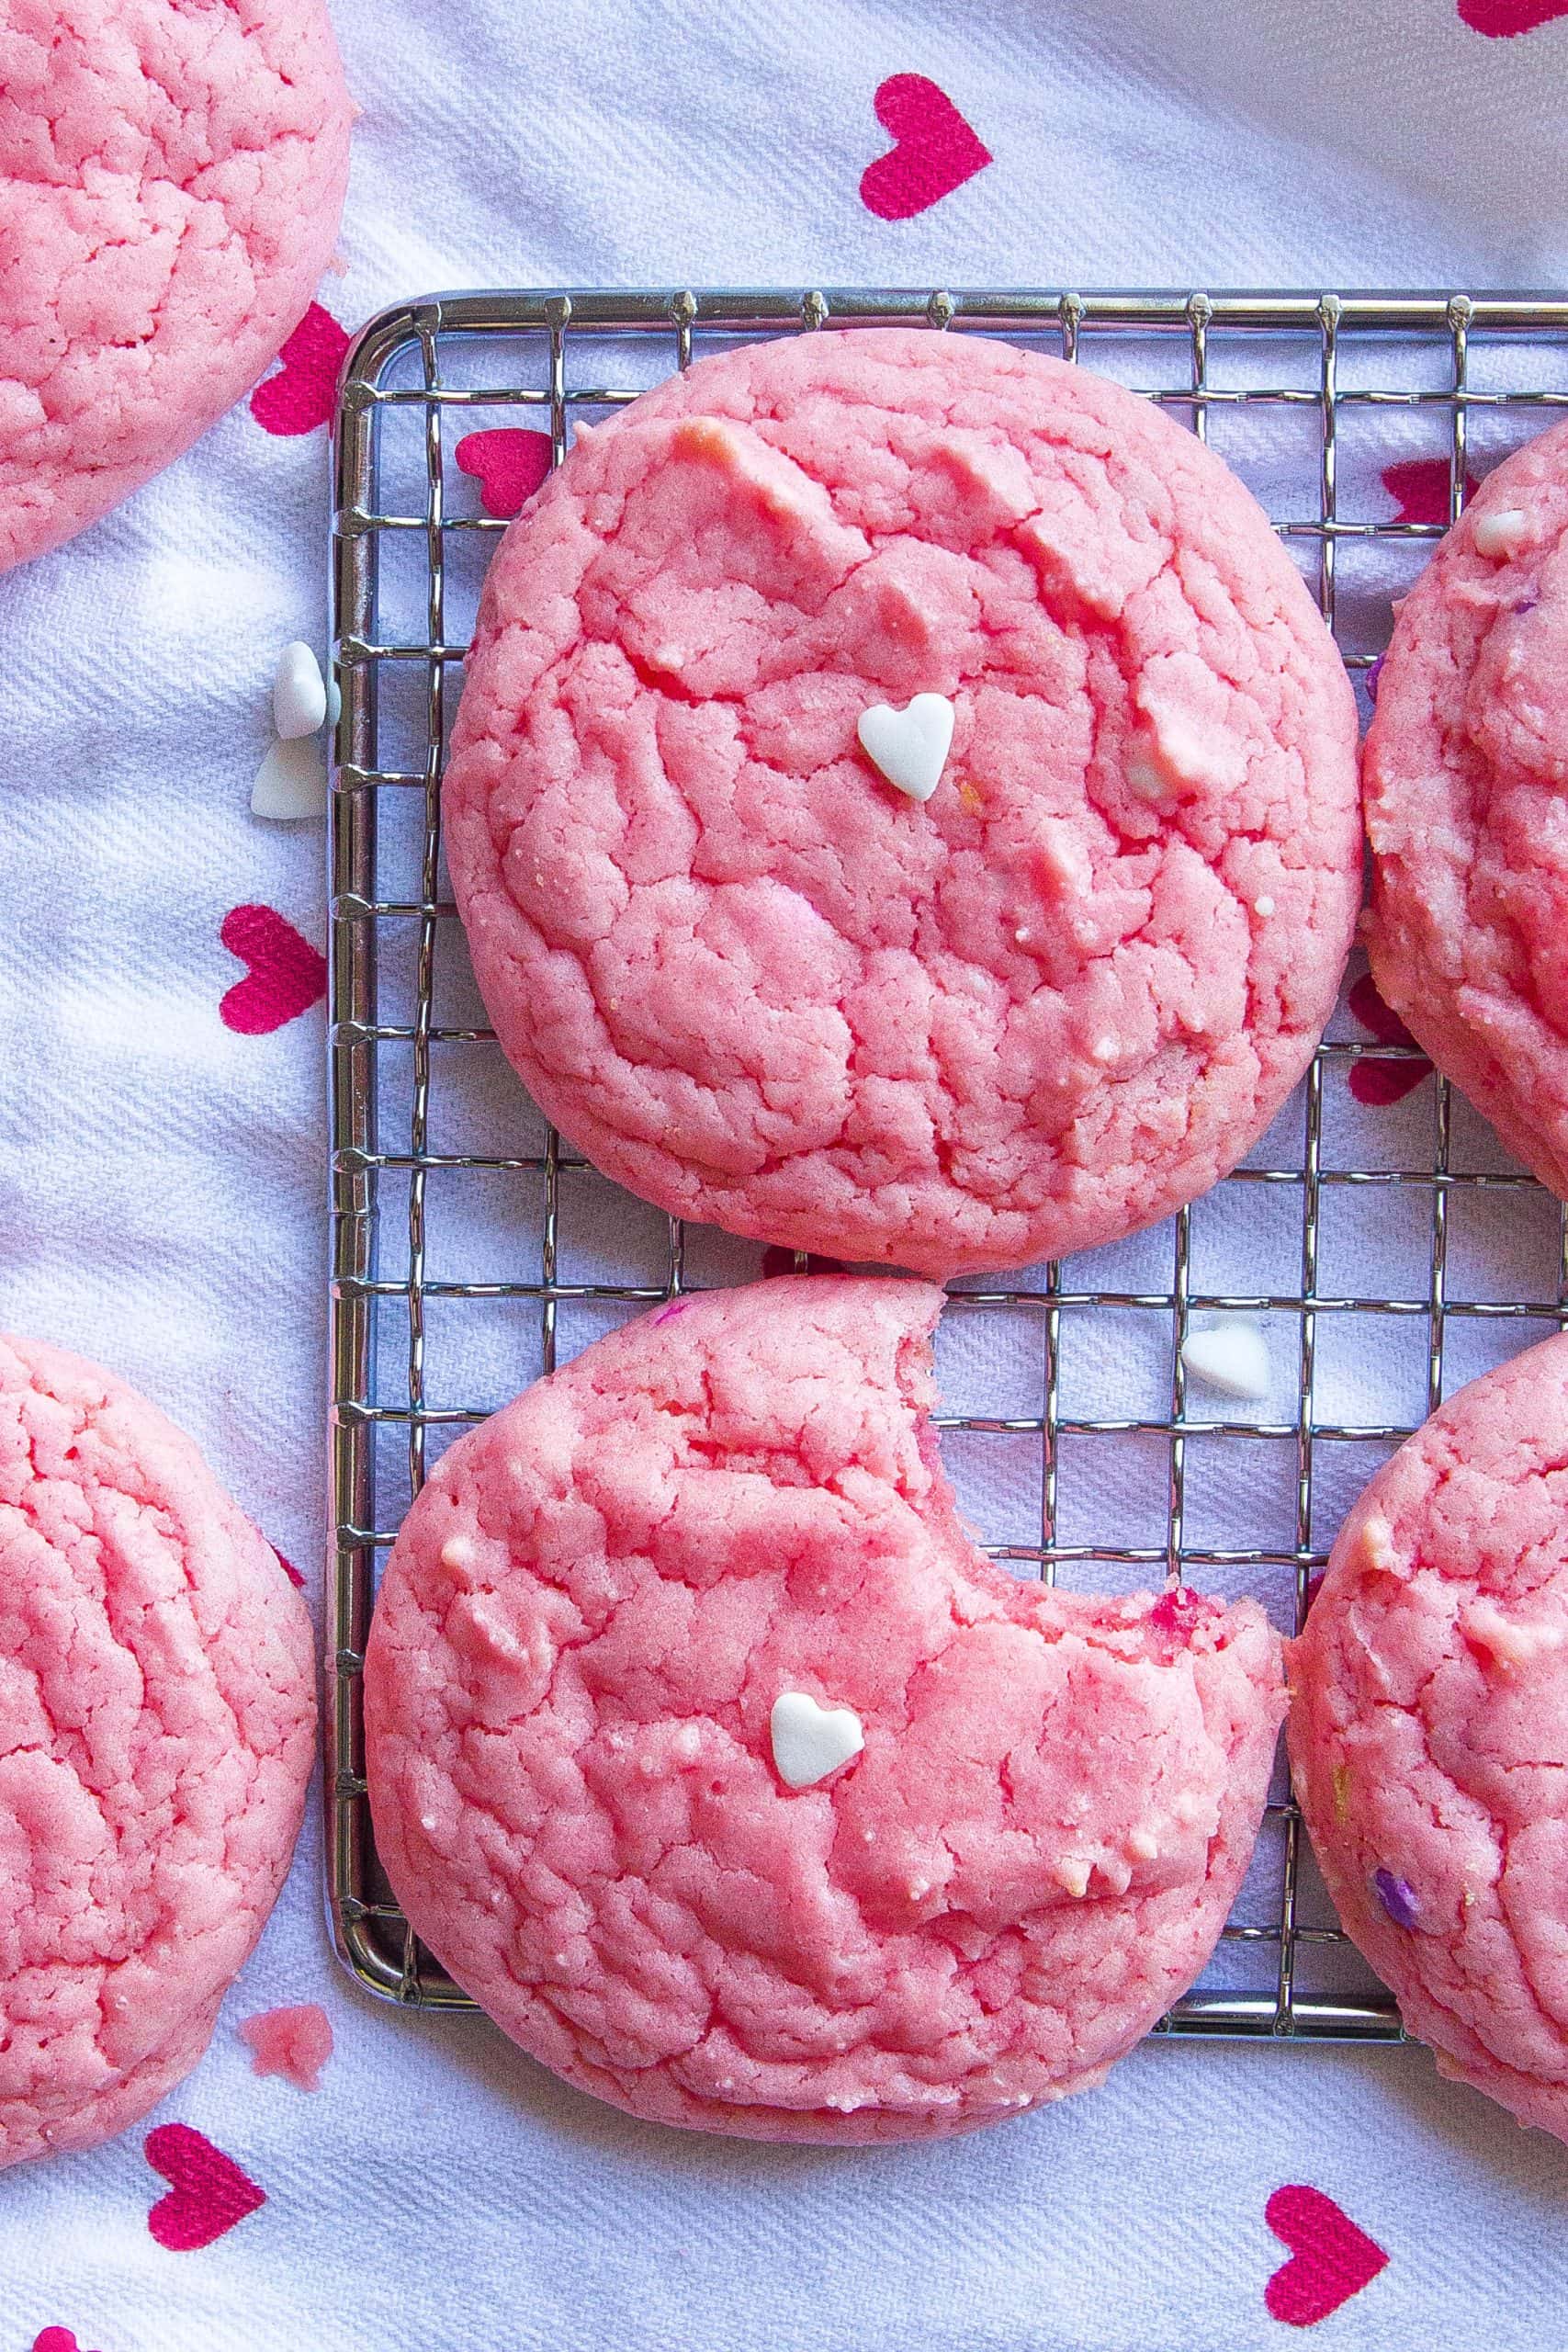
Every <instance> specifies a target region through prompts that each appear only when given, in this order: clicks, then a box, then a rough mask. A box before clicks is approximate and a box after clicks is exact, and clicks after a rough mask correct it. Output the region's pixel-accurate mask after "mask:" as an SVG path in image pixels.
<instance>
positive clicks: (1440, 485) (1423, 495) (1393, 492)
mask: <svg viewBox="0 0 1568 2352" xmlns="http://www.w3.org/2000/svg"><path fill="white" fill-rule="evenodd" d="M1565 5H1568V0H1565ZM1382 486H1383V488H1384V489H1385V490H1386V491H1387V492H1388V494H1389V496H1390V497H1391V498H1392V499H1393V502H1394V503H1395V505H1396V506H1397V507H1398V509H1399V512H1398V514H1397V515H1395V516H1394V518H1393V519H1394V521H1395V522H1396V523H1440V524H1441V526H1442V527H1443V528H1444V530H1447V528H1448V526H1449V461H1448V459H1447V458H1401V459H1400V461H1399V463H1398V464H1397V465H1393V466H1385V467H1384V468H1383V469H1382ZM1476 487H1477V484H1476V479H1475V476H1474V475H1473V474H1472V473H1467V474H1466V475H1465V478H1464V494H1465V496H1466V497H1467V498H1473V497H1474V496H1475V492H1476Z"/></svg>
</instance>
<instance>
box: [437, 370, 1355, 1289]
mask: <svg viewBox="0 0 1568 2352" xmlns="http://www.w3.org/2000/svg"><path fill="white" fill-rule="evenodd" d="M1355 742H1356V711H1355V697H1354V695H1353V693H1352V691H1351V688H1350V684H1349V682H1348V678H1347V676H1346V674H1345V671H1344V668H1343V666H1342V664H1341V663H1340V661H1339V658H1338V655H1337V652H1336V651H1335V649H1334V646H1333V643H1332V640H1331V639H1330V638H1329V636H1328V633H1327V631H1326V629H1325V628H1324V625H1323V622H1322V620H1321V618H1320V616H1319V615H1318V613H1317V610H1316V608H1315V606H1314V604H1313V602H1312V599H1311V598H1310V596H1309V595H1308V594H1307V591H1306V589H1305V587H1304V585H1303V582H1302V580H1301V577H1300V575H1299V573H1298V572H1297V571H1296V570H1295V568H1294V566H1293V564H1292V561H1291V560H1290V558H1289V556H1288V555H1287V554H1286V553H1285V551H1284V550H1283V548H1281V547H1280V543H1279V541H1278V540H1277V538H1276V537H1275V536H1274V534H1273V532H1272V531H1271V530H1270V529H1269V524H1268V521H1267V519H1266V517H1265V516H1264V515H1263V514H1262V512H1261V510H1260V509H1259V508H1258V505H1257V503H1255V501H1254V500H1253V499H1252V497H1251V496H1250V494H1249V493H1248V492H1247V491H1246V490H1245V489H1244V488H1243V487H1242V485H1241V483H1240V482H1239V481H1237V480H1236V479H1235V476H1234V475H1233V474H1231V473H1230V472H1229V471H1228V469H1226V468H1225V467H1224V465H1222V464H1221V463H1220V461H1219V460H1218V459H1217V458H1214V457H1213V456H1211V455H1210V453H1209V452H1208V451H1207V450H1206V449H1205V448H1204V447H1202V446H1201V444H1200V443H1199V441H1198V440H1197V439H1196V438H1195V436H1194V435H1191V434H1190V433H1188V432H1186V431H1185V430H1183V429H1182V428H1181V427H1179V425H1177V424H1175V423H1173V422H1172V421H1171V419H1169V418H1168V417H1167V416H1165V415H1164V414H1163V413H1161V412H1160V411H1159V410H1158V409H1157V408H1156V407H1154V406H1153V405H1152V404H1151V403H1149V402H1147V401H1141V400H1138V399H1136V398H1135V397H1134V395H1133V394H1132V393H1130V392H1127V391H1124V390H1122V389H1121V388H1120V387H1119V386H1118V385H1116V384H1113V383H1110V382H1107V381H1106V380H1105V379H1103V378H1100V377H1097V376H1095V375H1093V374H1091V373H1090V372H1089V370H1087V369H1081V368H1068V367H1064V366H1063V365H1062V364H1061V363H1060V362H1058V361H1055V360H1052V359H1048V358H1045V357H1043V356H1039V355H1037V354H1032V353H1027V352H1024V351H1022V350H1020V349H1018V348H1016V347H1014V346H1012V345H1007V344H1001V343H993V342H988V341H986V340H983V339H976V338H975V337H973V336H969V335H958V334H930V333H924V332H917V331H914V330H907V329H892V328H889V329H874V330H858V331H851V332H846V333H840V332H831V333H825V334H814V335H804V336H801V337H798V338H795V339H786V340H783V341H779V342H774V343H771V344H767V345H755V346H751V347H749V348H746V349H743V350H739V351H734V352H729V353H727V354H723V355H721V356H715V357H713V358H709V359H705V360H703V361H701V362H699V363H698V365H697V366H695V367H694V368H692V369H691V370H690V371H689V373H687V374H686V375H684V376H682V377H677V378H675V379H671V382H669V383H667V384H664V385H662V386H660V388H659V389H658V390H655V391H652V392H649V393H647V394H645V395H644V396H643V397H642V398H641V399H640V400H638V401H635V402H633V403H632V404H630V405H629V406H628V407H627V408H626V409H625V410H624V411H622V412H621V413H620V414H619V415H618V416H616V417H615V419H614V420H613V421H612V422H611V423H609V424H604V425H602V426H599V427H596V428H595V429H594V430H593V431H592V433H590V434H586V435H585V434H583V433H582V432H581V430H580V432H579V435H578V439H577V443H576V445H575V446H574V447H573V448H572V449H571V450H570V453H569V454H568V456H567V458H566V460H565V462H564V464H563V465H562V466H561V467H560V468H559V469H558V471H557V472H556V473H555V474H553V475H552V476H551V478H550V479H549V481H547V483H546V484H545V486H544V488H543V489H542V490H541V491H540V492H539V493H538V495H537V496H536V498H535V499H534V500H533V501H532V503H530V505H529V506H528V507H527V508H526V509H525V512H524V513H523V515H522V516H521V517H520V519H519V520H518V521H517V522H516V523H514V524H513V526H512V527H511V529H510V530H509V532H508V533H507V536H506V537H505V538H504V540H503V541H502V546H501V548H500V550H499V552H498V553H497V555H496V557H495V560H494V561H493V563H492V565H491V572H490V577H489V581H488V583H487V587H486V591H485V596H484V600H483V605H482V608H481V611H480V615H479V630H478V638H477V644H476V650H475V652H474V654H473V656H472V658H471V659H470V661H469V663H468V673H467V684H466V685H465V688H464V693H463V699H462V704H461V707H460V710H459V714H458V718H457V730H456V735H455V738H454V746H455V756H454V758H453V761H452V763H451V765H450V768H449V770H448V774H447V779H446V799H445V808H446V847H447V851H448V856H449V860H450V865H451V871H452V879H453V885H454V888H455V891H456V895H457V903H458V906H459V909H460V910H461V912H462V916H463V920H464V922H465V924H466V925H467V929H468V941H469V945H470V948H471V950H472V955H473V961H474V968H475V971H476V973H477V975H478V978H479V986H480V989H481V990H482V992H483V995H484V999H485V1002H486V1004H487V1006H488V1008H489V1011H490V1014H491V1020H492V1021H493V1023H494V1024H495V1027H496V1030H497V1033H498V1035H499V1036H500V1038H501V1042H502V1046H503V1047H504V1048H505V1051H506V1053H507V1055H508V1057H509V1058H510V1059H511V1061H512V1062H513V1066H514V1067H515V1068H516V1069H517V1070H518V1071H519V1073H520V1074H521V1076H522V1077H523V1079H524V1080H525V1083H526V1084H527V1086H528V1087H529V1088H530V1089H531V1091H533V1093H534V1095H535V1096H536V1100H537V1101H538V1102H539V1103H540V1104H541V1105H542V1106H543V1108H544V1109H545V1110H546V1111H547V1113H548V1114H549V1115H550V1117H551V1118H552V1119H554V1120H555V1121H556V1123H557V1124H558V1125H559V1126H560V1127H561V1128H562V1129H563V1130H564V1131H565V1133H566V1134H567V1135H568V1136H570V1137H571V1138H572V1140H573V1141H574V1142H575V1143H576V1144H578V1145H579V1146H580V1147H581V1148H582V1150H584V1151H585V1152H586V1153H587V1155H588V1156H589V1158H590V1159H592V1160H593V1161H594V1162H595V1163H596V1165H597V1166H599V1167H600V1168H602V1169H603V1170H605V1171H606V1172H607V1173H608V1174H610V1175H612V1176H614V1177H615V1178H616V1179H617V1180H618V1181H619V1182H622V1183H624V1184H626V1185H627V1186H629V1188H630V1189H631V1190H632V1191H633V1192H636V1193H641V1194H642V1195H643V1196H644V1197H645V1198H647V1199H649V1200H650V1201H653V1202H655V1203H657V1204H659V1205H660V1207H662V1208H665V1209H669V1210H671V1211H672V1212H676V1213H679V1214H680V1215H682V1216H691V1217H697V1218H705V1219H708V1220H710V1221H712V1222H713V1223H715V1224H717V1225H721V1226H725V1227H728V1228H729V1229H730V1230H731V1231H733V1232H736V1233H740V1234H744V1235H748V1236H750V1237H751V1238H757V1239H761V1240H764V1241H771V1242H773V1243H776V1244H780V1245H784V1246H787V1247H791V1248H795V1249H800V1250H812V1251H817V1252H820V1253H822V1254H824V1255H828V1256H834V1257H838V1258H841V1259H847V1260H850V1261H869V1262H874V1263H888V1264H898V1265H906V1266H912V1267H916V1268H918V1269H919V1271H920V1272H925V1273H929V1274H933V1275H938V1276H945V1275H948V1274H952V1273H954V1272H958V1271H960V1270H963V1269H966V1268H976V1267H998V1266H1014V1265H1021V1264H1024V1263H1027V1262H1029V1261H1032V1260H1034V1259H1037V1258H1042V1257H1046V1256H1056V1255H1059V1254H1061V1253H1062V1252H1063V1251H1066V1250H1080V1249H1085V1248H1088V1247H1089V1246H1090V1245H1091V1244H1093V1243H1096V1242H1100V1241H1105V1240H1109V1239H1111V1238H1113V1237H1116V1236H1119V1235H1122V1234H1124V1233H1126V1232H1128V1231H1129V1230H1131V1229H1132V1228H1134V1227H1138V1226H1142V1225H1146V1224H1149V1223H1151V1222H1153V1221H1154V1220H1155V1219H1156V1218H1158V1217H1161V1216H1165V1215H1166V1214H1167V1213H1168V1211H1170V1210H1172V1209H1174V1208H1176V1207H1177V1206H1178V1205H1179V1204H1181V1203H1182V1202H1184V1201H1188V1200H1190V1199H1191V1198H1192V1197H1193V1196H1194V1195H1195V1194H1196V1193H1201V1192H1202V1191H1203V1190H1205V1189H1206V1188H1207V1187H1208V1186H1209V1185H1211V1184H1213V1182H1214V1181H1215V1180H1216V1178H1217V1177H1219V1176H1221V1175H1223V1174H1224V1172H1225V1171H1226V1170H1229V1169H1230V1168H1232V1167H1233V1166H1234V1165H1235V1162H1236V1161H1237V1160H1238V1159H1240V1158H1241V1157H1242V1155H1243V1154H1244V1153H1245V1152H1246V1150H1247V1148H1248V1147H1249V1145H1250V1144H1251V1143H1252V1142H1253V1141H1254V1139H1255V1138H1256V1137H1257V1136H1258V1134H1260V1132H1261V1131H1262V1129H1263V1128H1264V1127H1265V1126H1266V1125H1267V1124H1268V1122H1269V1119H1270V1118H1271V1117H1272V1116H1273V1114H1274V1113H1275V1112H1276V1111H1277V1110H1278V1109H1279V1107H1280V1103H1282V1102H1283V1100H1284V1098H1285V1096H1286V1095H1287V1093H1288V1092H1289V1091H1290V1089H1291V1087H1292V1085H1293V1084H1294V1083H1295V1081H1296V1080H1297V1079H1298V1078H1299V1077H1300V1075H1301V1073H1302V1071H1303V1069H1304V1067H1305V1065H1306V1063H1307V1060H1308V1058H1309V1057H1310V1055H1311V1052H1312V1048H1313V1046H1314V1043H1315V1041H1316V1039H1317V1037H1318V1035H1319V1033H1320V1031H1321V1030H1322V1028H1323V1025H1324V1023H1325V1020H1326V1018H1327V1015H1328V1012H1329V1011H1330V1009H1331V1007H1332V1005H1333V1002H1334V999H1335V992H1336V989H1337V983H1338V979H1339V975H1340V970H1341V967H1342V966H1343V963H1344V960H1345V956H1346V951H1347V948H1348V942H1349V937H1350V930H1351V925H1352V922H1353V921H1354V917H1355V912H1356V909H1357V906H1358V903H1359V897H1360V860H1361V844H1360V825H1359V794H1358V785H1357V777H1356V751H1355Z"/></svg>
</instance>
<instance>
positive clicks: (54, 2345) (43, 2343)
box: [33, 2327, 82, 2352]
mask: <svg viewBox="0 0 1568 2352" xmlns="http://www.w3.org/2000/svg"><path fill="white" fill-rule="evenodd" d="M33 2352H82V2346H80V2345H79V2344H78V2343H77V2341H76V2338H75V2335H74V2334H73V2331H72V2330H71V2329H70V2328H68V2327H46V2328H45V2329H44V2331H43V2333H42V2335H35V2336H34V2338H33Z"/></svg>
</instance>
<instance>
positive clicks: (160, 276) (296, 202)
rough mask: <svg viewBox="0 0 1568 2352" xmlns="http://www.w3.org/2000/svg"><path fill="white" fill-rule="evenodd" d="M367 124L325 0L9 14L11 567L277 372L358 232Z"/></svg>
mask: <svg viewBox="0 0 1568 2352" xmlns="http://www.w3.org/2000/svg"><path fill="white" fill-rule="evenodd" d="M352 113H353V108H352V106H351V103H350V100H349V96H348V92H347V89H346V87H345V86H344V78H343V68H342V65H341V63H340V62H339V59H338V53H337V47H336V44H335V42H334V41H333V33H332V27H331V25H330V23H329V22H328V18H327V12H326V9H325V6H323V5H322V0H243V5H241V6H226V7H189V6H176V5H175V0H72V5H71V6H68V7H60V6H55V5H53V4H52V0H0V254H4V262H3V265H0V322H3V325H4V334H5V348H6V357H5V382H4V384H3V385H0V569H3V568H4V567H5V566H6V565H8V564H13V563H19V562H20V561H21V560H23V559H24V558H25V557H28V556H34V555H39V554H40V553H42V552H43V550H44V549H46V548H51V547H54V546H57V545H58V544H59V542H60V541H61V540H62V539H67V538H69V537H71V535H72V534H73V532H74V531H79V530H81V529H82V527H83V526H84V525H85V524H87V523H91V522H94V521H96V518H97V517H98V516H99V515H102V514H104V513H106V512H107V509H108V508H109V507H111V506H114V505H117V504H118V502H119V501H120V500H121V499H122V498H125V497H127V496H129V494H130V492H131V491H133V490H135V489H137V488H138V487H139V485H140V484H141V483H142V482H144V481H146V480H147V479H148V477H149V476H150V475H152V474H154V473H156V472H157V471H158V470H159V469H160V468H162V467H164V466H166V465H167V464H169V462H170V461H171V459H173V458H177V457H178V456H179V455H180V454H181V452H182V451H183V450H185V449H186V448H188V447H189V446H190V444H191V443H192V442H193V441H194V440H196V439H197V435H200V434H202V433H205V432H206V430H207V428H208V426H209V424H213V423H214V422H215V420H216V419H217V418H218V417H220V416H221V415H222V414H223V413H224V411H225V410H226V409H228V408H231V406H232V405H233V403H234V401H237V400H238V399H239V398H240V396H241V394H242V393H243V392H244V391H245V390H247V389H248V388H249V386H250V385H252V384H253V383H254V381H255V379H256V378H257V377H258V376H259V375H260V374H261V373H262V371H263V369H264V368H265V367H266V365H267V363H268V361H269V360H271V359H272V358H274V357H275V356H276V353H277V351H278V350H279V348H280V347H281V345H282V344H283V343H284V341H285V339H286V337H287V336H288V334H289V332H290V330H291V329H292V328H293V327H295V326H296V325H297V324H298V323H299V319H300V317H301V315H302V314H303V312H304V311H305V309H306V306H307V305H308V303H309V302H310V296H311V293H312V291H313V289H314V287H315V284H316V280H317V278H318V277H320V276H321V270H322V267H323V266H324V265H325V263H326V261H327V259H328V256H329V255H330V254H331V252H332V248H333V238H334V237H335V236H336V234H337V224H338V218H339V215H340V213H341V212H342V209H343V197H344V185H345V183H346V179H347V175H348V133H349V123H350V120H351V118H352Z"/></svg>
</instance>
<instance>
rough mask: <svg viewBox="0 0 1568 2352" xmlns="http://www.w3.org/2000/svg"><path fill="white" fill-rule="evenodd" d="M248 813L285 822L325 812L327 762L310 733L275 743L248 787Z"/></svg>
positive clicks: (318, 744)
mask: <svg viewBox="0 0 1568 2352" xmlns="http://www.w3.org/2000/svg"><path fill="white" fill-rule="evenodd" d="M251 813H252V815H253V816H255V817H272V818H275V819H276V820H277V821H278V822H279V823H282V824H287V823H290V822H292V821H295V820H298V819H299V818H301V817H324V816H325V815H326V813H327V763H326V758H325V755H324V754H323V752H322V750H321V745H320V743H318V742H317V741H316V739H315V737H314V736H313V735H299V736H296V737H294V738H292V739H291V740H290V741H287V742H282V743H274V744H273V745H272V747H271V749H270V750H269V751H268V752H267V755H266V757H265V760H264V761H263V762H262V763H261V765H260V767H259V768H258V769H257V770H256V780H255V782H254V784H253V785H252V786H251Z"/></svg>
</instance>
